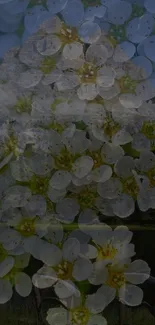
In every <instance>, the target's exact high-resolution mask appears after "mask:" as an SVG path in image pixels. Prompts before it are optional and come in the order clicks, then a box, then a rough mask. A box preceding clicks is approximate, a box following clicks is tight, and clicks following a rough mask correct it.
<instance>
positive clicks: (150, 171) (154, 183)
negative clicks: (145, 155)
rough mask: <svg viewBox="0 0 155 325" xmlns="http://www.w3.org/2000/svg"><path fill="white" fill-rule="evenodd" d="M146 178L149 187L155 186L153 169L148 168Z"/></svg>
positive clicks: (154, 169)
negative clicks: (148, 181)
mask: <svg viewBox="0 0 155 325" xmlns="http://www.w3.org/2000/svg"><path fill="white" fill-rule="evenodd" d="M146 176H147V177H148V179H149V180H150V186H151V187H154V186H155V167H152V168H150V169H149V170H148V171H147V173H146Z"/></svg>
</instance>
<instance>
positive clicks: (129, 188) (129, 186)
mask: <svg viewBox="0 0 155 325" xmlns="http://www.w3.org/2000/svg"><path fill="white" fill-rule="evenodd" d="M121 181H122V185H123V192H125V193H127V194H129V195H130V196H132V197H133V198H134V199H135V200H136V199H137V195H138V192H139V188H138V185H137V183H136V181H135V178H134V177H132V176H131V177H129V178H127V179H125V180H124V179H123V180H121Z"/></svg>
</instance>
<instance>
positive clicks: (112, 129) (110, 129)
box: [103, 115, 120, 139]
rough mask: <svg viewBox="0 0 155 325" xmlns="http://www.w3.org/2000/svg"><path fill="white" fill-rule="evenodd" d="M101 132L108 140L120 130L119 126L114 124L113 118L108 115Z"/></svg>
mask: <svg viewBox="0 0 155 325" xmlns="http://www.w3.org/2000/svg"><path fill="white" fill-rule="evenodd" d="M103 130H104V133H105V135H107V136H108V137H109V138H110V139H111V138H112V136H113V135H114V134H116V133H117V132H118V131H119V130H120V125H119V124H118V123H116V122H115V121H114V120H113V118H112V117H111V116H110V115H109V116H107V117H106V118H105V121H104V124H103Z"/></svg>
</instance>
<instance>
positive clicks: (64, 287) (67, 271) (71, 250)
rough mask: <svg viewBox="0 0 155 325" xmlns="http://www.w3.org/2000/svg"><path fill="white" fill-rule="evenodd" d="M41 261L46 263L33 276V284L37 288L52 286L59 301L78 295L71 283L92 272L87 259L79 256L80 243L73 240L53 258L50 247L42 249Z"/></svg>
mask: <svg viewBox="0 0 155 325" xmlns="http://www.w3.org/2000/svg"><path fill="white" fill-rule="evenodd" d="M43 248H44V249H43V251H42V255H43V261H44V262H45V263H46V265H44V266H43V267H42V268H41V269H40V270H39V271H38V272H37V273H36V274H35V275H34V276H33V279H32V281H33V284H34V285H35V286H37V287H38V288H47V287H50V286H52V285H54V290H55V293H56V294H57V296H58V297H59V298H61V299H64V298H67V297H69V296H72V295H74V294H75V295H79V291H78V289H77V288H76V286H75V284H74V282H73V281H83V280H85V279H87V278H88V277H89V276H90V274H91V272H92V264H91V262H90V261H89V259H88V258H86V257H83V256H80V242H79V241H78V240H77V239H75V238H69V239H67V240H66V241H65V242H64V244H63V247H62V251H61V250H60V249H59V254H58V248H57V250H56V252H55V254H54V252H53V256H52V257H51V256H50V254H51V253H52V251H51V249H50V246H49V249H48V250H47V248H48V247H47V245H45V247H43Z"/></svg>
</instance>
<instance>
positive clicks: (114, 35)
mask: <svg viewBox="0 0 155 325" xmlns="http://www.w3.org/2000/svg"><path fill="white" fill-rule="evenodd" d="M108 38H109V40H110V42H111V43H112V45H113V46H116V45H117V43H118V42H123V41H125V40H126V29H125V27H124V26H123V25H119V26H117V25H112V26H111V28H110V30H109V32H108Z"/></svg>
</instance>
